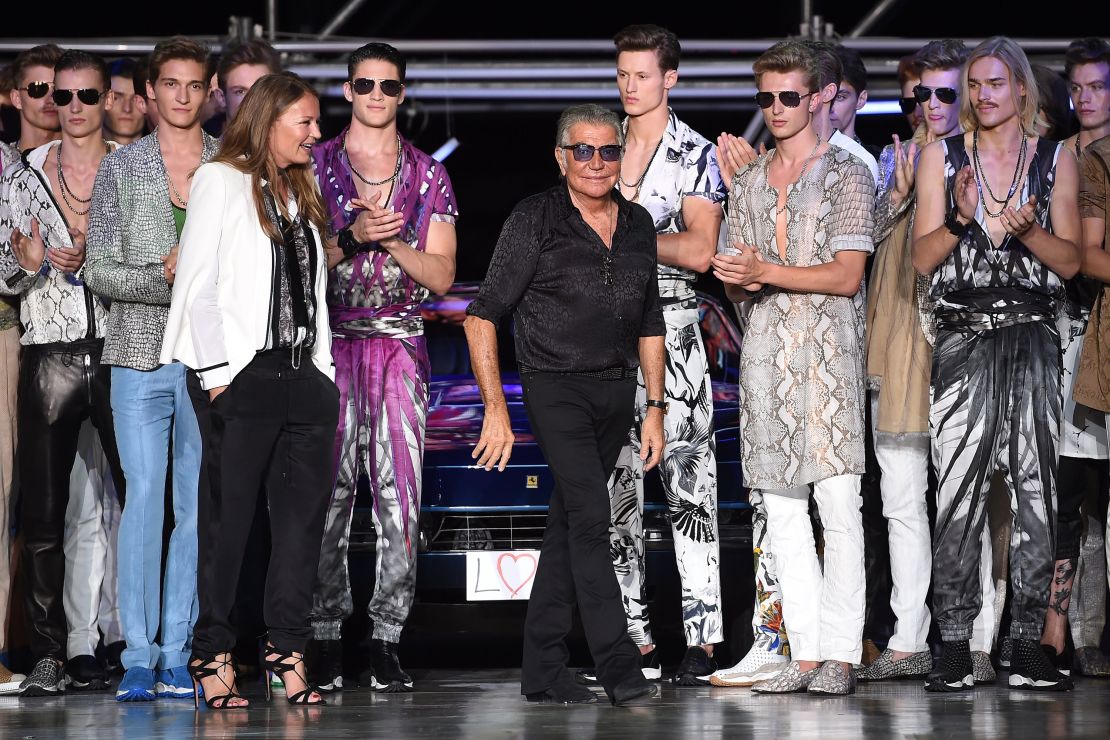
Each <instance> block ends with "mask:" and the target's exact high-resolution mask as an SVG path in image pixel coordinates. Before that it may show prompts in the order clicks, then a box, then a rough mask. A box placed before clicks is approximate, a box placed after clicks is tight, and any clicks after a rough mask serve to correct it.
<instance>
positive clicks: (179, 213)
mask: <svg viewBox="0 0 1110 740" xmlns="http://www.w3.org/2000/svg"><path fill="white" fill-rule="evenodd" d="M170 206H171V207H172V208H173V225H174V227H175V228H176V229H177V240H178V241H181V230H182V229H184V228H185V209H184V208H179V207H178V206H177V204H176V203H174V202H173V201H172V200H171V201H170Z"/></svg>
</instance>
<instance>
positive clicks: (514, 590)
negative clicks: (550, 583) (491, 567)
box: [497, 552, 537, 598]
mask: <svg viewBox="0 0 1110 740" xmlns="http://www.w3.org/2000/svg"><path fill="white" fill-rule="evenodd" d="M505 558H509V559H510V560H512V561H513V565H515V566H517V567H515V568H512V569H510V571H509V573H508V574H506V573H505V570H504V563H505ZM521 560H523V561H524V562H526V563H531V564H532V569H531V570H530V571H528V574H527V575H526V576H522V575H521V568H520V567H519V565H520V561H521ZM536 567H537V563H536V556H535V555H532V554H531V553H527V552H522V553H520V554H519V555H516V554H513V553H511V552H506V553H504V554H502V555H501V556H500V557H499V558H497V575H499V576H500V577H501V582H502V583H504V584H505V588H507V589H508V590H509V598H514V597H515V596H516V595H517V594H519V593H520V592H521V591H522V590H523V589H524V587H525V586H527V585H528V584H529V582H531V580H532V579H533V578H535V577H536ZM506 576H508V577H506ZM510 579H512V580H514V581H516V580H519V581H520V583H519V585H516V586H514V585H513V584H512V583H510V582H509V581H510Z"/></svg>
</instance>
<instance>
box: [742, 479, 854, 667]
mask: <svg viewBox="0 0 1110 740" xmlns="http://www.w3.org/2000/svg"><path fill="white" fill-rule="evenodd" d="M807 490H808V487H802V488H796V489H789V490H765V491H762V493H763V503H764V506H765V507H766V509H767V536H768V537H769V538H770V540H771V546H772V548H773V549H774V552H775V564H776V566H777V568H778V572H779V579H780V583H781V586H782V612H783V620H784V622H785V623H786V631H787V634H789V635H790V654H791V655H792V656H793V658H794V659H795V660H812V661H825V660H840V661H844V662H847V663H853V664H858V663H859V661H860V656H861V653H862V650H863V617H864V603H865V598H866V596H865V587H864V565H863V515H862V514H861V513H860V507H861V506H862V505H863V499H862V497H861V496H860V477H859V476H858V475H838V476H834V477H832V478H826V479H825V480H821V481H818V482H816V483H814V484H813V498H814V500H815V501H816V502H817V509H818V511H819V513H820V516H821V524H822V526H823V528H824V532H825V551H824V571H823V572H822V568H821V563H820V562H819V561H818V559H817V550H816V547H815V544H814V541H813V527H812V525H811V523H810V519H809V496H808V495H807Z"/></svg>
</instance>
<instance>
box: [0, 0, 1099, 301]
mask: <svg viewBox="0 0 1110 740" xmlns="http://www.w3.org/2000/svg"><path fill="white" fill-rule="evenodd" d="M344 4H345V3H344V2H339V1H338V0H327V1H325V2H314V3H306V2H302V1H301V0H279V2H278V18H277V20H278V29H279V31H281V33H282V38H284V39H290V38H296V37H297V36H296V35H297V34H303V36H301V37H300V38H304V39H309V38H311V37H312V36H314V35H315V34H316V33H319V31H320V30H321V29H322V28H323V26H324V25H325V24H326V23H327V22H328V21H329V20H330V19H331V18H332V17H333V16H334V15H335V13H336V12H337V10H338V9H339V8H340V7H341V6H342V5H344ZM5 5H6V7H5V10H4V14H3V18H4V19H3V22H2V24H0V37H5V38H8V39H12V38H27V39H32V38H33V39H52V40H57V41H58V42H59V43H61V44H62V45H63V46H64V45H65V43H66V41H65V39H66V38H67V37H69V38H75V37H80V38H94V37H112V38H118V37H141V38H147V39H149V38H152V37H157V36H166V35H170V34H173V33H186V34H196V35H207V36H220V35H223V34H225V33H227V29H228V18H229V16H233V15H235V16H249V17H251V18H252V19H253V20H254V22H255V23H265V21H266V3H265V2H263V1H262V0H222V1H220V0H184V1H183V2H177V3H174V2H169V3H163V4H157V5H151V4H150V3H145V2H143V3H133V4H130V5H129V4H128V3H127V2H117V3H113V4H111V5H110V6H107V5H99V4H98V5H96V6H93V5H85V8H86V10H84V11H80V12H77V11H74V12H67V11H66V8H68V7H71V6H73V5H74V4H73V3H72V2H69V1H68V0H67V2H65V3H59V4H57V5H56V6H55V7H56V8H57V10H56V11H54V12H50V13H44V11H43V9H44V7H45V6H44V4H41V3H29V2H21V3H16V2H12V3H6V4H5ZM812 5H813V9H814V12H815V13H820V14H823V15H824V16H825V19H826V21H830V22H832V23H834V24H835V26H836V30H837V31H838V32H840V33H847V32H848V31H849V29H851V28H852V27H853V26H855V25H856V24H857V23H858V22H859V20H860V19H862V18H863V17H864V16H865V15H866V14H867V12H868V11H870V10H871V8H872V7H874V5H875V3H874V2H864V1H863V0H840V1H838V2H832V1H831V0H825V1H824V2H822V1H821V0H814V2H813V3H812ZM93 7H95V8H96V9H95V10H91V9H92V8H93ZM1022 7H1023V6H1022V5H1021V4H1019V3H1016V2H1014V3H1008V4H1004V3H999V2H983V1H980V2H971V3H968V2H956V1H955V0H942V1H941V2H932V3H928V4H926V3H921V2H913V1H911V0H900V2H898V3H897V4H896V5H895V6H894V7H893V8H892V9H891V10H889V11H888V12H887V14H886V15H885V16H884V17H883V19H882V20H880V21H879V22H878V23H877V24H876V25H875V26H874V27H873V28H872V29H871V31H870V32H869V35H872V36H892V37H907V38H915V39H931V38H939V37H944V36H959V37H963V38H976V37H983V36H987V35H991V34H995V33H1006V34H1009V35H1011V36H1014V37H1017V38H1023V37H1024V38H1033V37H1036V38H1071V37H1073V36H1075V35H1078V34H1084V33H1091V32H1092V31H1097V30H1099V29H1094V28H1092V25H1091V23H1089V22H1084V20H1083V19H1084V17H1085V16H1086V17H1087V18H1090V17H1091V14H1092V13H1094V8H1096V7H1098V6H1097V5H1096V4H1087V3H1080V2H1076V1H1075V0H1065V1H1063V2H1057V3H1054V4H1053V6H1052V8H1053V12H1052V13H1045V12H1043V10H1038V11H1035V12H1029V11H1022V10H1020V8H1022ZM800 9H801V3H800V2H789V3H775V4H766V3H719V4H717V3H714V4H694V5H690V6H688V7H687V8H685V9H684V10H682V11H679V12H672V13H669V14H665V13H660V12H652V11H645V10H643V8H642V6H641V8H639V9H637V8H635V7H634V6H630V5H628V4H625V3H578V4H575V3H548V4H534V3H529V4H525V3H514V4H503V3H496V4H495V3H460V2H453V3H449V2H421V1H419V0H417V1H410V2H406V1H404V0H402V1H400V2H398V1H396V0H390V1H387V2H381V1H379V2H368V3H366V4H365V5H364V6H363V7H362V8H360V9H359V10H358V11H356V12H355V14H354V15H353V16H352V17H351V18H350V20H348V21H347V22H346V23H345V24H344V25H343V26H342V28H340V29H339V32H338V33H339V35H337V36H335V37H333V38H334V39H336V40H341V39H353V40H359V41H361V40H369V39H371V38H378V39H385V40H391V39H393V40H396V39H402V40H404V39H410V40H415V39H514V38H515V39H528V38H553V39H595V40H596V39H608V38H611V37H612V35H613V33H615V32H616V31H617V30H618V29H619V28H621V27H622V26H624V25H627V24H629V23H643V22H651V23H659V24H661V25H664V26H667V27H668V28H670V29H672V30H674V31H675V32H676V33H677V34H678V35H679V37H680V39H722V38H747V39H752V38H764V39H768V38H779V37H783V36H786V35H789V34H792V33H796V32H797V30H798V23H799V18H800V17H801V10H800ZM291 35H292V36H291ZM680 85H681V82H680ZM343 103H344V101H342V99H338V100H336V99H330V100H327V101H325V105H324V111H325V120H324V122H323V123H324V125H323V129H324V135H325V137H330V136H334V135H335V134H336V133H338V131H339V130H340V128H341V127H342V126H343V125H344V123H345V119H346V118H347V117H348V114H346V111H345V110H344V109H343V105H342V104H343ZM612 105H613V106H614V108H615V107H617V106H618V105H619V102H618V98H617V93H616V87H615V85H614V87H613V99H612ZM405 108H408V110H409V111H410V112H411V115H409V116H405V115H402V117H401V120H400V125H401V129H402V132H403V133H404V134H405V135H406V136H409V137H410V138H412V139H413V140H414V141H415V143H416V144H417V146H419V147H420V148H422V149H424V150H425V151H429V152H432V151H434V150H435V149H437V148H438V147H439V146H440V145H441V144H443V143H444V142H445V141H446V140H447V139H448V138H450V137H451V136H456V137H457V138H458V139H459V141H460V142H461V144H460V146H459V148H458V149H457V150H456V151H455V152H454V153H453V154H451V156H450V157H449V158H448V159H447V160H446V161H445V164H446V165H447V169H448V172H449V173H450V175H451V178H452V180H453V182H454V185H455V190H456V193H457V195H458V202H459V207H460V211H461V214H462V215H461V218H460V220H459V224H458V234H459V270H458V278H459V279H460V280H477V279H480V278H481V277H482V275H483V274H484V273H485V267H486V264H487V263H488V259H489V255H490V252H491V250H492V248H493V244H494V242H495V241H496V238H497V234H498V233H499V230H500V226H501V223H502V222H503V221H504V219H505V217H506V216H507V215H508V213H509V212H510V211H511V209H512V207H513V205H514V204H515V203H516V202H517V201H519V200H520V199H521V198H523V197H525V196H527V195H530V194H532V193H534V192H537V191H539V190H542V189H544V188H546V187H548V186H550V185H551V184H553V183H554V182H555V177H556V173H557V170H556V167H555V163H554V160H553V155H552V147H553V136H554V124H555V119H556V117H557V116H556V114H555V113H552V112H542V113H537V112H527V111H520V110H512V109H510V110H505V111H501V112H485V113H473V112H454V113H450V114H445V113H432V114H428V113H427V112H426V111H423V110H422V109H421V101H420V100H419V98H418V97H416V96H410V98H409V101H408V102H407V103H406V106H405ZM405 108H402V111H403V112H404V111H405ZM675 109H676V111H677V112H678V113H679V115H680V116H682V117H683V118H684V119H685V120H686V121H687V122H688V123H689V124H691V125H692V126H693V127H694V128H695V129H696V130H698V131H700V132H701V133H702V134H703V135H705V136H707V137H708V138H710V139H714V138H715V137H716V135H717V134H718V133H720V132H721V131H724V130H730V131H733V132H735V133H739V132H740V131H741V130H742V129H743V126H744V125H745V124H746V122H747V120H748V118H747V116H748V114H740V113H736V112H730V111H712V110H709V111H706V110H698V111H693V110H691V111H684V110H683V108H682V105H681V102H679V103H677V104H676V105H675ZM4 121H5V123H7V124H8V130H7V132H6V134H5V137H4V138H6V139H10V138H12V137H13V136H14V134H15V132H14V131H13V130H12V129H11V124H12V117H11V111H10V109H9V115H6V116H5V117H4ZM858 128H859V133H860V135H861V137H862V138H863V139H864V140H865V142H868V143H872V144H876V145H880V146H881V145H882V144H885V143H887V142H889V140H890V134H891V133H892V132H898V133H899V134H904V133H906V131H905V130H904V125H903V124H902V120H901V118H900V117H899V116H870V117H867V118H866V119H864V118H863V117H861V119H860V123H859V126H858ZM706 287H707V288H710V289H711V290H713V286H712V284H711V283H709V282H707V283H706ZM713 292H716V291H715V290H713Z"/></svg>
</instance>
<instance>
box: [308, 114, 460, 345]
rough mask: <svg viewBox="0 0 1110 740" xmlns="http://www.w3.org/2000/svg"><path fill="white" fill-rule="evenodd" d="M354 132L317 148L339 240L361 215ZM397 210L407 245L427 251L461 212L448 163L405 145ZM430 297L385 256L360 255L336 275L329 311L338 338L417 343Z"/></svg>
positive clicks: (317, 160)
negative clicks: (439, 226)
mask: <svg viewBox="0 0 1110 740" xmlns="http://www.w3.org/2000/svg"><path fill="white" fill-rule="evenodd" d="M346 136H347V129H346V128H345V129H343V131H342V132H340V134H339V136H337V137H335V138H334V139H331V140H329V141H324V142H320V143H319V144H317V145H316V146H314V147H312V160H313V166H314V168H315V172H316V180H317V182H318V183H319V184H320V192H321V193H322V194H323V196H324V203H325V205H326V206H327V209H328V220H329V231H330V235H334V234H336V233H338V232H339V231H341V230H342V229H345V228H346V227H348V226H350V225H351V224H352V223H353V222H354V220H355V218H356V217H357V216H358V213H359V211H358V209H353V208H352V207H351V206H350V205H349V204H350V201H351V199H353V198H357V197H358V189H357V188H356V187H355V183H354V180H353V177H352V173H351V165H350V162H349V161H348V159H347V153H346V151H345V150H344V148H343V141H344V139H345V138H346ZM390 205H392V206H393V210H394V211H397V212H400V213H403V214H405V222H404V226H402V227H401V234H400V237H401V238H402V239H403V240H405V241H406V242H408V244H409V245H410V246H411V247H412V248H413V249H417V250H419V251H421V252H423V251H424V249H425V247H426V246H427V242H428V230H429V228H430V227H431V224H432V222H433V221H443V222H446V223H451V224H454V223H455V218H456V217H457V216H458V208H457V207H456V205H455V191H454V189H453V188H452V187H451V178H450V177H448V175H447V170H446V168H444V166H443V164H442V163H441V162H437V161H436V160H434V159H432V158H431V157H429V156H428V155H427V154H425V153H424V152H422V151H420V150H419V149H417V148H416V147H414V146H413V145H412V144H411V143H410V142H409V141H408V140H406V139H405V138H404V137H402V138H401V172H400V174H399V175H398V176H397V184H396V187H395V188H394V192H393V195H392V197H391V200H390ZM428 293H429V291H428V289H427V288H425V287H424V286H422V285H420V284H419V283H417V282H416V281H415V280H413V279H412V278H411V277H410V276H409V275H408V274H407V273H406V272H405V271H404V270H402V269H401V266H400V265H399V264H397V261H396V260H395V259H393V257H391V256H390V255H389V253H388V252H386V251H385V250H384V249H373V250H370V251H368V252H359V253H358V254H356V255H355V256H354V257H352V258H351V259H348V260H344V261H343V262H341V263H339V264H338V265H337V266H336V267H335V269H333V270H332V271H331V272H330V273H329V275H328V307H329V311H330V316H331V326H332V332H333V333H334V334H335V335H336V336H344V337H349V338H359V337H382V336H393V337H411V336H418V335H420V334H422V333H423V331H424V327H423V323H422V322H421V320H420V303H421V301H423V300H424V299H425V298H427V297H428Z"/></svg>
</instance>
